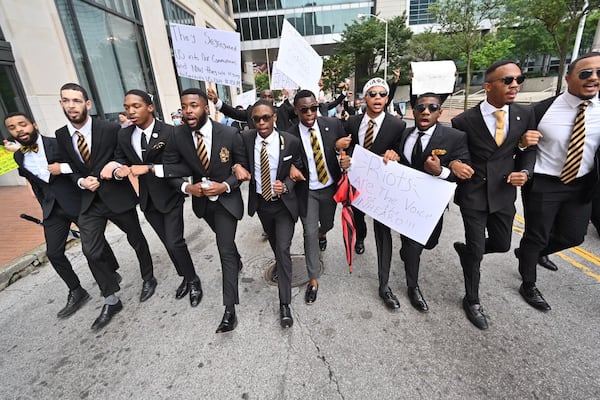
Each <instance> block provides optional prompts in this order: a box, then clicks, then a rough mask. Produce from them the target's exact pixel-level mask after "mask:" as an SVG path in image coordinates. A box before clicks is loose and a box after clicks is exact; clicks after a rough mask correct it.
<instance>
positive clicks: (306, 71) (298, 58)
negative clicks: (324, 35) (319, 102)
mask: <svg viewBox="0 0 600 400" xmlns="http://www.w3.org/2000/svg"><path fill="white" fill-rule="evenodd" d="M277 68H278V69H279V70H280V71H281V72H283V73H284V74H285V75H286V76H287V77H288V78H289V79H291V80H292V81H294V82H295V83H297V84H298V86H300V87H301V88H302V89H308V90H310V91H312V92H313V93H319V79H321V73H322V71H323V60H322V59H321V56H319V54H318V53H317V52H316V51H315V50H314V49H313V48H312V47H311V45H310V44H308V42H307V41H306V40H304V38H303V37H302V35H300V34H299V33H298V31H297V30H296V29H294V27H293V26H292V24H290V23H289V22H288V21H287V20H284V21H283V28H282V29H281V40H280V42H279V54H278V56H277Z"/></svg>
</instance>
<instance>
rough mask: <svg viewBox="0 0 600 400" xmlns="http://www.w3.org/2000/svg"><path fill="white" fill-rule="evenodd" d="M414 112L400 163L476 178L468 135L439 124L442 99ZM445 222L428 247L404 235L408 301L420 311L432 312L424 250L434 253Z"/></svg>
mask: <svg viewBox="0 0 600 400" xmlns="http://www.w3.org/2000/svg"><path fill="white" fill-rule="evenodd" d="M413 112H414V116H415V127H414V128H408V129H406V130H405V131H404V133H403V134H402V140H401V142H400V146H399V149H398V153H399V154H400V162H401V163H402V164H404V165H406V166H408V167H412V168H414V169H417V170H419V171H421V172H425V173H427V174H430V175H433V176H436V177H438V178H440V179H444V180H447V181H450V182H455V181H456V180H457V179H462V180H464V179H469V178H470V177H471V175H473V169H472V168H471V167H470V166H469V163H470V157H469V149H468V147H467V135H466V134H465V133H464V132H461V131H459V130H457V129H453V128H450V127H446V126H443V125H441V124H438V119H439V117H440V116H441V115H442V102H441V98H440V96H439V95H437V94H434V93H424V94H422V95H420V96H419V97H418V98H417V100H416V105H415V108H414V110H413ZM442 221H443V217H441V218H440V220H439V222H438V224H437V225H436V227H435V228H434V230H433V232H432V233H431V236H430V237H429V239H428V240H427V243H426V244H425V245H424V246H423V245H422V244H420V243H418V242H416V241H414V240H412V239H410V238H409V237H407V236H404V235H400V238H401V240H402V248H401V249H400V258H401V259H402V261H403V262H404V270H405V273H406V285H407V287H408V298H409V300H410V304H411V305H412V306H413V307H414V308H415V309H416V310H418V311H420V312H427V311H429V307H428V306H427V302H426V301H425V298H424V296H423V293H422V292H421V289H420V288H419V282H418V279H419V264H420V261H421V253H422V252H423V249H424V248H425V249H428V250H430V249H433V248H434V247H435V246H436V245H437V243H438V240H439V237H440V234H441V232H442Z"/></svg>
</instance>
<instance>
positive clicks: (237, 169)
mask: <svg viewBox="0 0 600 400" xmlns="http://www.w3.org/2000/svg"><path fill="white" fill-rule="evenodd" d="M232 170H233V174H234V175H235V179H237V180H238V181H242V182H243V181H249V180H250V178H252V176H251V175H250V172H248V170H247V169H246V168H244V167H242V166H241V165H240V164H235V165H234V166H233V167H232Z"/></svg>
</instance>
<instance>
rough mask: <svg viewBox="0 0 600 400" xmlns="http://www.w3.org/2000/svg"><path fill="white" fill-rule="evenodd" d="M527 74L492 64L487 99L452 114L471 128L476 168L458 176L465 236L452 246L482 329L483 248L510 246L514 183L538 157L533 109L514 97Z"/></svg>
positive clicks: (469, 308) (470, 314)
mask: <svg viewBox="0 0 600 400" xmlns="http://www.w3.org/2000/svg"><path fill="white" fill-rule="evenodd" d="M523 79H524V77H523V76H522V74H521V69H520V68H519V67H518V66H517V65H516V64H515V63H514V62H513V61H508V60H504V61H498V62H496V63H494V64H492V65H491V66H490V67H489V68H488V69H487V71H486V72H485V82H484V84H483V88H484V89H485V92H486V99H485V100H484V101H483V102H481V103H480V104H478V105H476V106H475V107H473V108H471V109H469V110H467V111H465V112H464V113H462V114H460V115H459V116H457V117H455V118H453V119H452V126H453V127H454V128H456V129H459V130H461V131H463V132H465V133H466V134H467V142H468V146H469V154H470V156H471V167H472V168H473V170H474V174H473V176H472V177H471V179H469V180H467V181H459V182H458V187H457V189H456V193H455V195H454V202H455V203H456V204H458V205H459V206H460V212H461V214H462V218H463V224H464V227H465V239H466V241H465V243H462V242H455V243H454V248H455V250H456V252H457V253H458V256H459V258H460V264H461V266H462V268H463V274H464V279H465V290H466V295H465V297H464V298H463V309H464V310H465V314H466V316H467V318H468V319H469V321H471V323H473V325H475V326H476V327H477V328H479V329H482V330H483V329H487V328H488V323H487V318H486V316H485V314H484V311H483V307H482V306H481V302H480V299H479V281H480V264H481V261H482V259H483V255H484V254H488V253H503V252H507V251H508V250H509V249H510V241H511V236H512V222H513V219H514V216H515V212H516V210H515V199H516V193H517V191H516V188H517V187H519V186H523V185H524V184H525V183H526V182H527V180H528V177H529V173H530V172H532V171H533V164H534V162H535V146H529V145H535V143H537V138H538V136H539V132H537V131H533V129H535V120H534V117H533V110H532V109H531V108H530V107H527V106H523V105H520V104H516V103H514V101H515V98H516V96H517V93H518V92H519V89H520V84H521V83H522V82H523ZM528 146H529V147H528ZM486 232H487V235H486Z"/></svg>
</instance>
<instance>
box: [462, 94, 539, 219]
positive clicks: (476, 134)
mask: <svg viewBox="0 0 600 400" xmlns="http://www.w3.org/2000/svg"><path fill="white" fill-rule="evenodd" d="M508 115H509V123H508V124H509V125H508V126H509V129H508V134H507V135H506V138H505V140H504V142H503V143H502V145H501V146H500V147H498V146H497V145H496V142H495V141H494V138H493V136H492V135H491V133H490V132H489V130H488V129H487V127H486V125H485V121H484V120H483V116H482V115H481V109H480V105H479V104H478V105H476V106H475V107H473V108H470V109H469V110H467V111H465V112H464V113H462V114H460V115H458V116H456V117H454V118H453V119H452V126H453V127H454V128H456V129H459V130H461V131H463V132H465V133H466V134H467V142H468V145H469V154H470V155H471V166H472V167H473V170H474V171H475V173H474V174H473V176H472V177H471V179H469V180H467V181H461V182H459V184H458V188H457V189H456V193H455V195H454V202H455V203H456V204H458V205H459V206H460V207H465V208H470V209H473V210H481V211H485V210H487V211H488V212H490V213H493V212H496V211H498V210H500V209H502V208H505V207H507V206H508V205H510V204H512V203H514V201H515V199H516V193H517V191H516V188H515V187H514V186H512V185H511V184H509V183H506V179H507V177H508V175H509V174H510V173H511V172H513V171H521V170H527V171H529V173H530V174H533V167H534V165H535V149H536V148H535V147H528V148H526V149H525V150H523V151H522V150H520V149H519V147H518V144H519V141H520V140H521V136H522V135H523V134H524V133H525V132H526V131H527V130H528V129H535V127H536V125H535V118H534V114H533V109H532V108H531V107H528V106H524V105H521V104H516V103H513V104H511V105H510V106H509V112H508Z"/></svg>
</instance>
